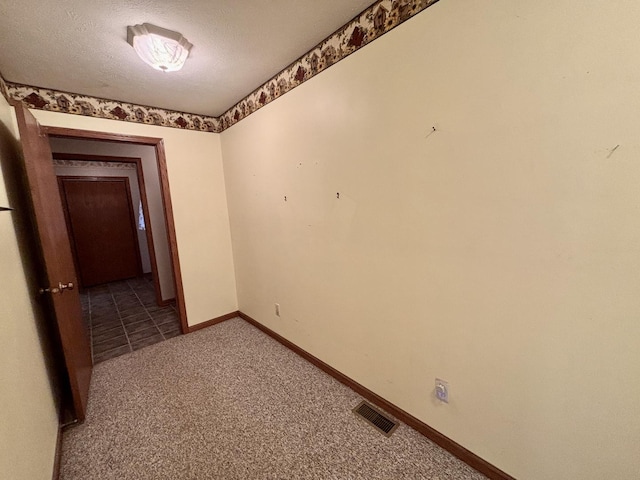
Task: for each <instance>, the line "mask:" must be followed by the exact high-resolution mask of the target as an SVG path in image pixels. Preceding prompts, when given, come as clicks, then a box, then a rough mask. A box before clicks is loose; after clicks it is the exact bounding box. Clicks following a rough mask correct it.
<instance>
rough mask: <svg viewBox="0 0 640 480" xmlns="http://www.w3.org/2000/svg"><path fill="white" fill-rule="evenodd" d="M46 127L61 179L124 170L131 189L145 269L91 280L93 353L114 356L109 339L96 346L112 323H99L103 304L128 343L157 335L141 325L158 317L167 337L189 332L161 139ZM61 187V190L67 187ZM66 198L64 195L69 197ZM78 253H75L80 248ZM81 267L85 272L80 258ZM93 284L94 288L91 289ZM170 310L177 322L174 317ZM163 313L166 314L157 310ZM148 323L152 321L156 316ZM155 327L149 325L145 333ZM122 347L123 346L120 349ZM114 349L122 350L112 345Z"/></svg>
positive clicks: (85, 302)
mask: <svg viewBox="0 0 640 480" xmlns="http://www.w3.org/2000/svg"><path fill="white" fill-rule="evenodd" d="M42 128H43V130H44V133H46V134H47V136H48V139H49V144H50V146H51V151H52V156H53V161H54V169H55V171H56V175H57V177H58V179H59V181H60V178H61V177H64V176H76V177H78V176H82V177H85V180H86V179H95V180H96V181H99V179H100V178H102V179H103V180H111V182H110V183H113V181H114V179H115V177H121V179H122V177H127V180H126V182H125V184H126V183H128V184H129V185H128V187H129V188H128V191H127V192H126V193H127V195H128V196H129V199H130V202H131V205H130V209H131V212H132V215H133V218H132V220H133V224H134V229H135V238H134V242H135V243H137V251H136V255H137V256H138V258H139V264H138V266H137V268H138V269H139V270H138V271H139V272H140V273H142V275H136V276H135V277H129V278H118V279H116V280H115V281H111V282H109V283H106V284H102V285H101V286H100V285H99V286H96V285H95V284H94V285H93V286H90V285H89V284H88V285H86V287H87V288H85V289H83V295H82V296H81V302H82V306H83V310H84V311H85V312H88V310H89V308H90V306H91V301H92V300H93V311H92V313H93V314H97V316H94V317H93V318H91V319H89V318H88V315H87V320H88V321H91V322H93V325H94V327H95V326H97V327H98V328H96V329H95V330H94V331H93V332H92V331H91V330H90V333H91V334H92V339H91V340H92V342H91V343H92V353H93V358H94V360H97V361H99V360H102V359H105V358H109V357H108V356H106V357H105V355H104V348H106V346H107V345H106V344H104V343H103V344H102V345H101V346H100V347H99V348H98V349H96V348H95V346H96V342H94V340H98V342H100V341H103V342H104V338H106V337H105V336H104V335H103V333H104V332H101V329H105V328H107V326H106V325H105V326H100V315H101V309H104V310H108V309H109V308H114V307H115V310H116V311H117V312H118V315H116V316H115V317H114V318H113V321H114V322H115V323H112V324H111V325H110V326H109V328H113V329H112V332H111V333H112V334H113V333H115V332H119V331H120V330H118V329H116V327H117V326H120V327H121V328H122V329H123V330H124V339H126V345H127V346H128V348H129V351H130V350H133V349H136V347H137V346H140V345H142V346H144V343H145V341H148V342H149V343H147V344H151V343H153V342H152V341H151V340H153V338H156V340H157V339H158V336H155V337H152V338H147V339H145V338H142V337H141V335H143V334H144V332H143V333H137V331H140V330H143V329H144V327H145V323H150V322H153V323H154V324H155V326H156V327H158V322H165V323H161V324H160V325H161V332H160V335H161V336H162V339H164V338H169V337H171V336H174V335H177V334H179V333H186V332H187V331H188V327H187V322H186V309H185V305H184V295H183V290H182V280H181V275H180V265H179V261H178V254H177V243H176V234H175V228H174V223H173V210H172V207H171V198H170V193H169V183H168V175H167V167H166V158H165V154H164V144H163V141H162V139H161V138H152V137H139V136H130V135H119V134H109V133H103V132H94V131H85V130H75V129H66V128H59V127H42ZM107 177H110V178H107ZM61 193H62V194H63V195H64V192H63V191H61ZM62 200H63V203H64V201H65V199H64V198H63V199H62ZM67 215H68V212H67ZM67 221H68V222H69V218H68V216H67ZM70 235H71V231H70ZM72 243H73V241H72ZM73 248H75V246H74V245H72V250H73ZM74 256H75V257H76V258H77V255H74ZM76 270H77V271H78V273H79V274H80V269H79V268H78V266H77V265H76ZM125 277H126V275H125ZM78 278H79V279H80V281H81V282H82V279H83V276H82V275H78ZM89 283H91V282H89ZM83 287H85V285H83ZM91 289H94V291H93V295H92V292H91ZM91 297H92V298H91ZM109 304H111V306H109ZM96 308H97V310H96ZM138 310H142V311H138ZM172 311H173V322H174V326H172V325H170V324H169V320H170V318H171V313H172ZM132 312H133V314H132ZM143 312H144V313H147V318H144V319H142V317H143V315H140V314H141V313H143ZM134 315H138V316H137V317H136V316H134ZM162 316H165V317H166V318H160V317H162ZM132 321H137V325H135V326H134V325H133V324H131V322H132ZM147 328H152V324H151V323H150V324H149V325H147ZM163 329H164V331H163ZM169 329H170V330H169ZM176 330H177V331H176ZM150 331H151V330H147V333H148V332H150ZM94 334H95V336H94ZM111 337H113V335H111ZM109 340H110V341H111V340H112V339H111V338H109ZM122 340H123V338H120V341H122ZM113 345H115V343H114V344H113ZM124 346H125V344H123V345H119V346H116V347H114V348H119V347H124ZM125 350H126V348H121V349H120V351H122V352H123V353H124V351H125ZM114 353H117V352H115V351H113V352H110V354H114Z"/></svg>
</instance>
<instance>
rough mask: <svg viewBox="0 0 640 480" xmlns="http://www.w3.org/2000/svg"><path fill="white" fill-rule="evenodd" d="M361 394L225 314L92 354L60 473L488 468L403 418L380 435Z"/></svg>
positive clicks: (436, 475) (394, 473)
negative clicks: (154, 339) (114, 353)
mask: <svg viewBox="0 0 640 480" xmlns="http://www.w3.org/2000/svg"><path fill="white" fill-rule="evenodd" d="M360 400H361V397H359V396H358V395H357V394H356V393H354V392H353V391H352V390H350V389H349V388H347V387H345V386H344V385H342V384H340V383H339V382H337V381H336V380H334V379H333V378H331V377H330V376H328V375H326V374H325V373H324V372H322V371H320V370H318V369H317V368H316V367H314V366H313V365H311V364H309V363H308V362H306V361H305V360H303V359H301V358H300V357H298V356H297V355H296V354H294V353H292V352H291V351H289V350H288V349H286V348H285V347H283V346H282V345H280V344H279V343H277V342H276V341H274V340H272V339H271V338H270V337H268V336H266V335H265V334H263V333H262V332H260V331H259V330H257V329H256V328H254V327H252V326H251V325H249V324H248V323H246V322H244V321H243V320H240V319H233V320H230V321H227V322H224V323H221V324H219V325H216V326H214V327H210V328H207V329H204V330H201V331H199V332H196V333H192V334H189V335H186V336H181V337H176V338H173V339H171V340H167V341H165V342H162V343H159V344H156V345H152V346H150V347H146V348H144V349H142V350H138V351H135V352H133V353H130V354H127V355H124V356H121V357H118V358H114V359H111V360H107V361H105V362H103V363H100V364H98V365H97V366H96V367H95V370H94V377H93V381H92V385H91V395H90V401H89V410H88V415H87V420H86V421H85V423H84V424H83V425H80V426H77V427H74V428H71V429H69V430H68V431H66V432H65V434H64V438H63V450H62V466H61V478H62V479H63V480H72V479H73V480H76V479H77V480H80V479H82V480H89V479H95V480H98V479H99V480H109V479H118V480H125V479H132V480H133V479H135V480H143V479H154V480H160V479H172V480H178V479H234V480H235V479H237V480H250V479H340V480H342V479H363V480H364V479H366V480H373V479H385V480H389V479H412V480H413V479H438V480H444V479H455V480H457V479H472V480H480V479H484V478H485V477H484V476H483V475H481V474H479V473H478V472H476V471H475V470H473V469H471V468H470V467H468V466H467V465H465V464H464V463H462V462H460V461H459V460H457V459H456V458H454V457H452V456H451V455H450V454H449V453H447V452H445V451H444V450H442V449H440V448H439V447H438V446H436V445H435V444H433V443H431V442H430V441H429V440H427V439H425V438H424V437H423V436H422V435H420V434H418V433H417V432H415V431H414V430H412V429H410V428H409V427H407V426H405V425H400V427H399V428H398V429H397V430H396V431H395V433H394V434H393V435H392V436H391V437H390V438H387V437H385V436H383V435H381V434H380V433H378V432H377V431H376V430H374V429H373V428H372V427H370V426H369V425H367V424H365V423H364V422H363V421H362V420H360V419H358V418H356V416H355V415H354V414H353V413H352V412H351V409H352V408H353V407H355V406H356V405H357V404H358V403H359V402H360Z"/></svg>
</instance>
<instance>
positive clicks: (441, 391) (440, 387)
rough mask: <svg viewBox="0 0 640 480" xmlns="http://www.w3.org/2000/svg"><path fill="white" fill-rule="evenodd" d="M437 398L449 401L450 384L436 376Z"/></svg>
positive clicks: (445, 401)
mask: <svg viewBox="0 0 640 480" xmlns="http://www.w3.org/2000/svg"><path fill="white" fill-rule="evenodd" d="M436 398H437V399H438V400H440V401H441V402H444V403H449V384H448V383H447V382H446V381H444V380H440V379H439V378H436Z"/></svg>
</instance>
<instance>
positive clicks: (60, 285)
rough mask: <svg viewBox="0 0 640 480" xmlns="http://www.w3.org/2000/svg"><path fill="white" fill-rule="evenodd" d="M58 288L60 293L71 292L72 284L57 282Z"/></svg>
mask: <svg viewBox="0 0 640 480" xmlns="http://www.w3.org/2000/svg"><path fill="white" fill-rule="evenodd" d="M58 288H59V289H60V291H61V292H62V291H63V290H73V282H69V283H66V284H65V283H62V282H58Z"/></svg>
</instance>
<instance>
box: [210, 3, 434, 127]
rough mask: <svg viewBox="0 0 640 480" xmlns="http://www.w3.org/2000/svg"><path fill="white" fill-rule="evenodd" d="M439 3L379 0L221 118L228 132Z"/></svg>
mask: <svg viewBox="0 0 640 480" xmlns="http://www.w3.org/2000/svg"><path fill="white" fill-rule="evenodd" d="M438 1H439V0H379V1H378V2H376V3H374V4H373V5H371V6H370V7H369V8H367V9H366V10H365V11H364V12H362V13H361V14H360V15H358V16H357V17H356V18H354V19H353V20H351V21H350V22H349V23H347V24H346V25H344V26H343V27H342V28H340V29H339V30H338V31H336V32H335V33H333V34H332V35H330V36H329V37H327V38H326V39H325V40H323V41H322V42H320V44H319V45H317V46H316V47H315V48H313V49H312V50H310V51H309V52H307V53H306V54H305V55H303V56H302V57H300V58H299V59H298V60H296V61H295V62H293V63H292V64H291V65H289V66H288V67H287V68H285V69H284V70H282V71H281V72H280V73H278V74H277V75H275V76H274V77H272V78H271V79H270V80H269V81H267V82H266V83H264V84H263V85H262V86H261V87H259V88H258V89H256V90H254V91H253V92H252V93H250V94H249V95H248V96H246V97H245V98H244V99H242V100H241V101H240V102H238V103H237V104H236V105H234V106H233V107H231V108H230V109H229V110H227V111H226V112H225V113H224V114H222V115H221V116H220V117H219V119H220V122H221V124H222V130H223V131H224V130H226V129H227V128H229V127H231V126H232V125H234V124H236V123H238V122H239V121H240V120H242V119H243V118H245V117H247V116H249V115H251V114H252V113H254V112H256V111H257V110H259V109H260V108H262V107H264V106H265V105H267V104H268V103H270V102H272V101H274V100H275V99H277V98H278V97H280V96H282V95H284V94H285V93H287V92H289V91H291V90H293V89H294V88H296V87H297V86H299V85H301V84H302V83H304V82H306V81H307V80H309V79H310V78H312V77H314V76H315V75H317V74H319V73H320V72H322V71H323V70H325V69H327V68H329V67H330V66H331V65H334V64H335V63H337V62H339V61H340V60H342V59H344V58H346V57H347V56H349V55H351V54H352V53H353V52H355V51H357V50H359V49H361V48H362V47H364V46H365V45H367V44H368V43H371V42H372V41H374V40H375V39H377V38H379V37H381V36H382V35H384V34H385V33H387V32H389V31H390V30H392V29H394V28H395V27H397V26H398V25H400V24H401V23H403V22H405V21H406V20H409V19H410V18H411V17H413V16H414V15H416V14H418V13H420V12H421V11H423V10H424V9H426V8H427V7H430V6H431V5H433V4H435V3H437V2H438Z"/></svg>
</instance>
